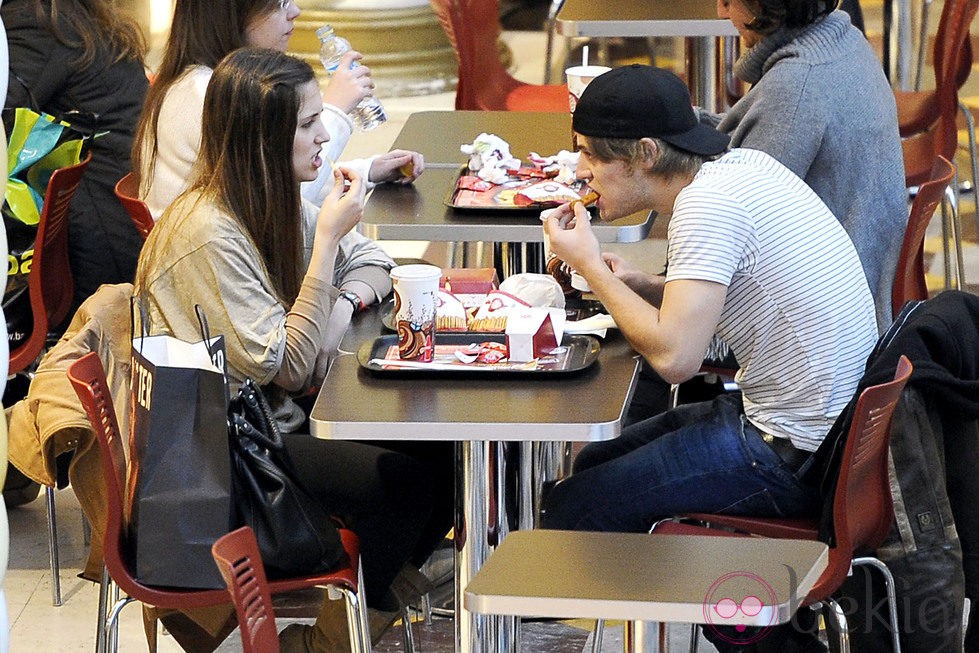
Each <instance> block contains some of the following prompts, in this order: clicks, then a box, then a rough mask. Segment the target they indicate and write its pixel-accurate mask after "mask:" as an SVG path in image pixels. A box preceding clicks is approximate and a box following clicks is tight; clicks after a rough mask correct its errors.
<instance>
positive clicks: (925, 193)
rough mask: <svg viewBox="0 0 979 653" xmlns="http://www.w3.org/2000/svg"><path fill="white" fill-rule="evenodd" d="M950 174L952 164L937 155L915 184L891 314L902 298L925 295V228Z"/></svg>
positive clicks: (951, 175)
mask: <svg viewBox="0 0 979 653" xmlns="http://www.w3.org/2000/svg"><path fill="white" fill-rule="evenodd" d="M954 176H955V167H954V166H953V165H952V164H951V163H950V162H949V161H948V159H946V158H945V157H943V156H938V157H936V158H935V162H934V163H933V164H932V167H931V176H930V178H929V179H928V181H926V182H925V183H923V184H921V185H920V186H919V187H918V193H917V195H915V197H914V202H913V203H912V204H911V213H910V215H909V216H908V226H907V228H906V229H905V231H904V242H903V243H902V244H901V255H900V257H899V258H898V260H897V270H896V272H895V274H894V286H893V287H892V289H891V310H892V311H893V313H894V316H895V317H897V314H898V313H899V312H900V311H901V307H902V306H904V304H905V302H909V301H911V300H915V299H928V286H927V285H926V284H925V267H924V240H925V230H926V229H927V228H928V223H929V222H930V221H931V218H932V216H933V215H934V214H935V209H936V208H937V207H938V205H939V203H941V201H942V198H943V197H945V190H946V189H947V188H948V185H949V184H951V183H952V179H953V177H954Z"/></svg>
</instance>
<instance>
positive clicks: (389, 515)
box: [284, 434, 453, 610]
mask: <svg viewBox="0 0 979 653" xmlns="http://www.w3.org/2000/svg"><path fill="white" fill-rule="evenodd" d="M284 437H285V442H286V446H287V447H288V448H289V454H290V456H291V457H292V460H293V463H294V464H295V466H296V471H297V472H298V474H299V475H300V477H301V478H302V480H303V482H304V483H305V485H306V487H307V488H308V489H309V491H310V492H311V493H312V494H313V495H314V496H316V497H317V498H318V499H319V500H320V501H322V503H323V505H325V506H326V507H327V508H328V509H329V510H330V512H332V513H333V514H335V515H337V516H338V517H340V518H341V519H342V520H343V521H344V523H345V524H346V525H347V526H348V527H349V528H350V529H351V530H353V531H354V532H355V533H356V534H357V536H358V537H359V538H360V552H361V562H362V564H363V567H364V582H365V584H366V585H367V597H368V603H369V604H371V605H372V607H376V608H380V609H387V610H391V609H393V607H392V606H391V605H390V604H389V600H390V599H389V597H388V588H389V586H390V585H391V581H392V580H393V579H394V577H395V576H396V575H397V574H398V572H399V571H400V570H401V568H402V567H403V566H404V565H405V564H406V563H410V564H414V565H415V566H419V565H421V563H423V562H424V561H425V560H426V559H427V558H428V556H429V555H430V554H431V552H432V551H433V550H434V549H435V547H436V546H437V545H438V543H439V542H441V541H442V538H443V537H445V534H446V533H447V532H448V530H449V528H450V526H451V521H452V500H453V494H452V493H453V484H452V470H453V466H452V460H453V458H452V443H451V442H384V443H376V444H364V443H360V442H345V441H336V440H320V439H318V438H314V437H312V436H310V435H305V434H302V435H300V434H287V435H285V436H284ZM395 449H397V450H395Z"/></svg>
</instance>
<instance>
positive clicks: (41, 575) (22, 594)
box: [4, 2, 979, 653]
mask: <svg viewBox="0 0 979 653" xmlns="http://www.w3.org/2000/svg"><path fill="white" fill-rule="evenodd" d="M868 5H870V6H873V5H874V3H873V2H868V3H865V4H864V6H865V7H867V6H868ZM877 6H878V7H879V2H877ZM933 11H934V12H935V15H936V16H937V13H938V10H937V9H934V10H933ZM873 20H874V18H873V12H872V11H868V25H870V26H871V29H872V27H873V25H874V22H873ZM506 37H507V40H508V41H509V42H510V44H511V46H512V50H513V51H514V52H516V53H519V54H520V60H521V64H520V65H519V66H518V68H517V70H516V74H517V75H518V76H519V77H521V78H522V79H526V80H527V81H533V82H540V81H541V77H542V74H543V71H542V64H541V60H542V59H540V58H536V57H534V56H528V53H540V56H541V57H542V54H543V36H542V35H541V34H539V33H530V32H516V33H508V34H507V35H506ZM973 77H974V78H977V77H979V76H976V75H974V76H973ZM977 86H979V81H977ZM453 99H454V96H453V94H451V93H444V94H440V95H433V96H426V97H416V98H401V99H394V98H388V99H385V101H384V102H385V106H386V108H387V110H388V114H389V120H388V122H387V123H386V124H384V125H382V126H381V127H379V128H378V129H376V130H375V131H373V132H370V133H367V134H358V135H355V136H354V137H353V139H352V140H351V142H350V144H349V145H348V148H347V152H346V154H347V155H348V156H350V157H356V156H363V155H367V154H370V153H373V152H380V151H384V150H386V149H387V148H388V147H389V145H390V144H391V142H393V140H394V138H395V137H396V135H397V133H398V131H399V129H400V128H401V126H402V125H403V123H404V121H405V120H406V119H407V117H408V115H410V114H411V112H413V111H418V110H425V109H445V110H449V109H452V107H453ZM968 211H969V213H970V215H968V216H967V219H966V221H965V234H966V237H967V242H966V259H967V264H966V278H967V280H969V281H971V282H972V283H977V282H979V248H977V245H976V244H975V232H976V230H975V228H974V225H973V224H972V219H971V206H970V207H968ZM936 222H937V221H936ZM656 231H657V233H654V235H653V238H652V239H650V240H649V241H648V242H646V243H642V244H636V245H632V246H628V248H627V249H626V251H625V252H624V253H626V254H630V255H633V256H636V258H644V259H647V261H648V260H649V259H653V263H652V264H657V263H656V262H659V261H662V257H663V241H662V233H661V231H660V230H659V229H657V230H656ZM940 242H941V241H940V238H939V237H938V231H937V230H935V231H934V235H932V236H931V237H930V240H929V244H928V246H929V250H931V251H933V252H936V253H940ZM387 246H388V247H389V250H390V251H391V253H392V254H393V255H395V256H408V257H416V256H425V257H427V258H429V260H432V261H439V260H440V259H439V258H438V257H439V256H441V255H442V252H441V250H440V249H439V248H438V247H431V248H429V247H428V245H427V244H426V243H388V244H387ZM647 264H649V263H647ZM931 273H932V274H933V275H935V277H934V278H935V279H940V275H941V256H940V255H938V256H933V257H932V266H931ZM937 283H940V281H939V282H937ZM57 506H58V512H59V518H58V524H59V528H60V530H59V534H60V538H61V541H60V551H61V566H62V573H61V582H62V592H63V595H64V600H65V603H64V605H63V606H61V607H58V608H55V607H52V605H51V577H50V574H49V572H48V546H47V539H46V538H47V528H46V518H45V508H44V501H43V499H42V498H39V499H38V500H36V501H34V502H32V503H30V504H28V505H25V506H22V507H19V508H16V509H13V510H11V511H9V521H10V534H11V535H10V563H9V569H8V572H7V576H6V580H5V582H4V589H5V592H6V597H7V603H8V611H9V618H10V624H11V631H10V650H11V651H14V652H16V653H20V652H35V653H47V652H49V651H61V652H69V651H91V650H93V648H94V634H95V612H96V605H97V600H98V588H97V586H95V585H94V584H92V583H89V582H87V581H83V580H79V579H78V578H76V574H77V573H78V571H79V569H80V566H81V565H82V563H83V558H84V555H85V545H84V542H83V538H84V535H83V529H82V518H81V513H80V511H79V510H78V504H77V501H76V500H75V498H74V495H73V494H72V493H71V491H70V490H65V491H60V492H58V493H57ZM590 628H591V625H590V624H587V623H563V622H540V623H530V624H527V625H526V627H525V628H524V633H525V637H526V639H525V646H524V650H527V651H534V652H535V653H537V652H546V651H555V652H558V651H560V652H562V653H567V652H570V651H581V650H583V649H584V650H590V640H589V634H590V633H589V630H590ZM415 630H416V640H417V641H418V642H419V647H418V650H419V651H421V652H422V653H440V652H442V651H450V650H451V639H452V623H451V621H450V620H448V619H436V621H435V622H434V623H433V625H432V626H428V627H426V626H424V625H423V624H417V625H416V629H415ZM398 631H399V629H392V631H391V632H390V633H389V634H388V635H387V636H386V637H385V639H384V640H383V641H382V643H381V644H380V645H379V646H378V647H377V650H378V651H381V652H388V651H399V650H402V648H401V644H400V633H399V632H398ZM687 632H688V631H687V629H686V628H679V627H678V628H674V629H672V630H671V638H672V639H673V640H674V641H675V642H676V649H677V650H685V646H684V645H683V644H681V642H682V641H685V640H686V637H687ZM144 641H145V640H144V638H143V633H142V624H141V620H140V611H139V608H138V607H137V606H131V607H128V608H126V609H125V610H123V612H122V620H121V629H120V650H121V651H142V650H145V643H144ZM605 642H606V643H605V647H604V650H605V651H614V650H621V643H620V642H621V627H618V628H616V627H615V625H614V624H613V625H612V626H611V627H610V628H609V629H608V630H607V632H606V638H605ZM704 649H707V650H709V647H708V646H706V645H705V646H704ZM704 649H702V650H704ZM160 650H161V651H162V652H163V653H167V652H174V651H179V650H180V648H179V647H178V646H177V645H176V644H175V642H174V641H173V640H172V638H170V637H168V636H163V637H161V638H160ZM219 650H220V651H222V652H230V651H240V650H241V649H240V642H239V641H238V638H237V635H232V637H230V638H229V639H228V640H227V641H226V642H225V644H224V645H223V646H222V647H221V648H220V649H219Z"/></svg>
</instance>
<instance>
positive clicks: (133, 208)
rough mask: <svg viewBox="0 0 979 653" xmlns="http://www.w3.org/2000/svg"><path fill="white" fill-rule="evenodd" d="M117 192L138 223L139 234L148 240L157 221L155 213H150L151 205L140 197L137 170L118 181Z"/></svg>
mask: <svg viewBox="0 0 979 653" xmlns="http://www.w3.org/2000/svg"><path fill="white" fill-rule="evenodd" d="M115 192H116V197H117V198H119V202H120V203H121V204H122V206H123V208H125V209H126V212H127V213H128V214H129V217H130V219H132V221H133V224H134V225H136V230H137V231H138V232H139V235H140V236H142V237H143V240H146V237H147V236H149V235H150V230H152V229H153V225H154V224H155V222H154V221H153V214H152V213H150V207H148V206H146V202H144V201H143V200H141V199H139V175H138V174H137V173H135V172H130V173H129V174H127V175H126V176H125V177H123V178H122V179H120V180H119V181H118V183H116V188H115Z"/></svg>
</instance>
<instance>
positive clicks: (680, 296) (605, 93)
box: [544, 65, 877, 532]
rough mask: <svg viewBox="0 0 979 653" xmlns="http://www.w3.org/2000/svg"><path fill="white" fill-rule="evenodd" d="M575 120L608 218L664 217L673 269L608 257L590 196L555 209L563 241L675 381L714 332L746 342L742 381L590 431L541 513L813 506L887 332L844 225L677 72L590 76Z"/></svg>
mask: <svg viewBox="0 0 979 653" xmlns="http://www.w3.org/2000/svg"><path fill="white" fill-rule="evenodd" d="M572 124H573V130H574V132H575V138H576V140H577V144H578V147H579V150H580V159H579V163H578V170H577V172H578V176H579V177H581V178H583V179H586V180H587V181H588V184H589V186H591V187H592V189H594V190H595V191H596V192H598V193H599V194H600V198H599V200H598V209H599V213H600V216H601V218H602V219H603V220H614V219H616V218H620V217H624V216H627V215H630V214H632V213H635V212H637V211H641V210H653V211H656V212H657V214H659V216H660V219H665V218H669V220H670V224H669V229H668V240H669V244H668V250H667V260H668V262H669V267H668V272H667V274H666V276H665V277H660V276H655V275H650V274H647V273H645V272H643V271H640V270H639V269H637V268H636V267H633V266H632V265H630V264H629V263H627V262H626V261H625V260H624V259H623V258H621V257H619V256H616V255H614V254H602V252H601V250H600V247H599V244H598V241H597V239H596V238H595V236H594V233H593V232H592V230H591V227H590V225H589V222H588V216H587V213H586V209H585V208H584V207H583V206H581V205H580V204H577V205H575V206H574V207H572V206H569V205H564V206H562V207H560V208H558V209H557V210H555V211H554V212H553V213H552V214H551V215H550V216H549V217H548V218H547V219H546V220H545V222H544V229H545V232H546V234H547V237H548V239H549V241H550V247H551V249H552V250H553V252H554V253H555V254H556V255H557V256H558V257H560V258H561V259H563V260H564V261H566V262H567V263H568V264H569V265H570V266H571V267H573V268H574V269H575V270H576V271H577V272H578V273H579V274H581V275H582V276H583V277H584V278H585V280H586V281H587V282H588V285H589V286H590V287H591V290H592V291H593V292H594V293H595V294H596V295H598V298H599V299H600V300H601V301H602V303H603V304H604V305H605V308H606V309H607V310H608V311H609V312H610V313H611V315H612V317H613V318H615V322H616V324H617V325H618V326H619V328H620V329H621V331H622V333H623V334H624V335H625V337H626V338H627V339H628V340H629V342H630V343H631V344H632V346H633V347H634V348H635V349H636V351H638V352H639V353H640V354H641V355H642V356H643V357H644V358H645V360H646V362H647V363H648V364H649V365H650V366H651V367H652V368H653V369H654V370H655V371H656V372H657V373H659V375H660V376H662V377H663V378H664V379H665V380H667V381H668V382H670V383H679V382H682V381H684V380H686V379H689V378H690V377H692V376H693V375H694V374H695V373H696V372H697V371H698V370H699V369H700V367H701V364H702V362H703V360H704V356H705V354H706V353H707V352H708V349H709V348H710V347H711V345H712V343H713V342H714V341H715V336H717V337H719V338H720V339H722V340H723V341H724V342H725V343H727V344H728V345H729V346H730V348H731V350H732V351H733V353H734V354H735V356H736V357H737V360H738V362H739V364H740V369H739V370H738V374H737V380H738V383H739V384H740V386H741V390H742V393H741V395H736V394H726V395H722V396H720V397H718V398H717V399H715V400H714V401H711V402H704V403H700V404H687V405H683V406H679V407H677V408H675V409H672V410H670V411H667V412H666V413H663V414H661V415H657V416H655V417H652V418H650V419H647V420H645V421H641V422H638V423H636V424H633V425H631V426H629V427H627V428H626V429H625V430H623V432H622V434H621V436H620V437H618V438H616V439H615V440H610V441H607V442H601V443H593V444H590V445H588V446H587V447H585V448H584V449H583V450H582V451H581V453H580V454H579V455H578V457H577V459H576V461H575V466H574V473H573V474H572V475H571V476H570V477H568V478H567V479H565V480H564V481H562V482H561V483H558V484H557V485H556V486H555V487H554V488H553V489H552V490H551V492H550V494H549V495H548V498H547V501H546V503H545V515H544V524H545V525H546V526H547V527H550V528H564V529H577V530H608V531H634V532H642V531H645V530H647V529H648V527H649V526H650V524H651V523H652V522H653V521H654V520H655V519H658V518H661V517H667V516H671V515H674V514H680V513H684V512H723V511H727V512H731V513H734V514H751V515H757V516H783V517H788V516H794V515H800V516H801V515H810V514H813V513H814V512H817V511H818V510H819V498H818V496H817V495H816V492H815V490H814V489H812V488H811V487H809V486H808V485H807V484H805V483H804V482H803V481H802V480H801V477H802V475H803V473H804V472H805V471H806V469H807V468H808V465H809V461H810V460H811V453H812V452H813V451H814V450H815V449H816V448H817V447H818V446H819V444H820V442H821V441H822V439H823V438H824V437H825V435H826V433H827V432H828V431H829V429H830V426H832V424H833V422H834V420H835V419H836V417H837V415H838V414H839V413H840V411H841V410H842V409H843V407H844V406H845V405H846V404H847V402H848V401H849V400H850V398H851V396H852V395H853V393H854V391H855V389H856V387H857V382H858V381H859V379H860V376H861V374H862V372H863V367H864V363H865V362H866V359H867V356H868V354H869V353H870V350H871V349H872V348H873V346H874V344H875V343H876V340H877V326H876V321H875V318H874V304H873V298H872V297H871V294H870V290H869V288H868V286H867V281H866V278H865V277H864V274H863V269H862V267H861V265H860V261H859V260H858V258H857V254H856V251H855V250H854V248H853V244H852V243H851V242H850V239H849V238H848V237H847V235H846V232H845V231H844V230H843V228H842V226H840V223H839V222H838V221H837V219H836V218H835V217H834V216H833V214H832V213H830V211H829V209H827V208H826V205H825V204H823V203H822V201H821V200H820V199H819V198H818V197H817V196H816V195H815V194H814V193H813V192H812V190H810V189H809V187H808V186H806V185H805V183H803V181H802V180H801V179H799V178H798V177H797V176H796V175H794V174H793V173H792V172H791V171H789V170H788V169H787V168H785V167H784V166H782V165H781V164H780V163H778V162H777V161H776V160H775V159H773V158H772V157H770V156H768V155H767V154H765V153H763V152H759V151H756V150H747V149H732V150H728V149H727V146H728V140H727V137H726V136H725V135H723V134H721V133H720V132H718V131H716V130H714V129H712V128H710V127H708V126H705V125H702V124H700V123H699V122H698V121H697V119H696V116H695V114H694V111H693V108H692V107H691V105H690V95H689V92H688V91H687V88H686V87H685V86H684V84H683V82H682V81H680V80H679V79H678V78H677V77H676V76H675V75H674V74H673V73H671V72H668V71H665V70H661V69H658V68H652V67H649V66H641V65H633V66H627V67H624V68H618V69H615V70H612V71H610V72H607V73H605V74H603V75H600V76H599V77H596V78H595V79H594V80H592V82H591V83H590V84H589V85H588V86H587V88H586V89H585V91H584V92H583V93H582V95H581V99H580V100H579V101H578V105H577V108H576V109H575V112H574V118H573V123H572Z"/></svg>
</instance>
